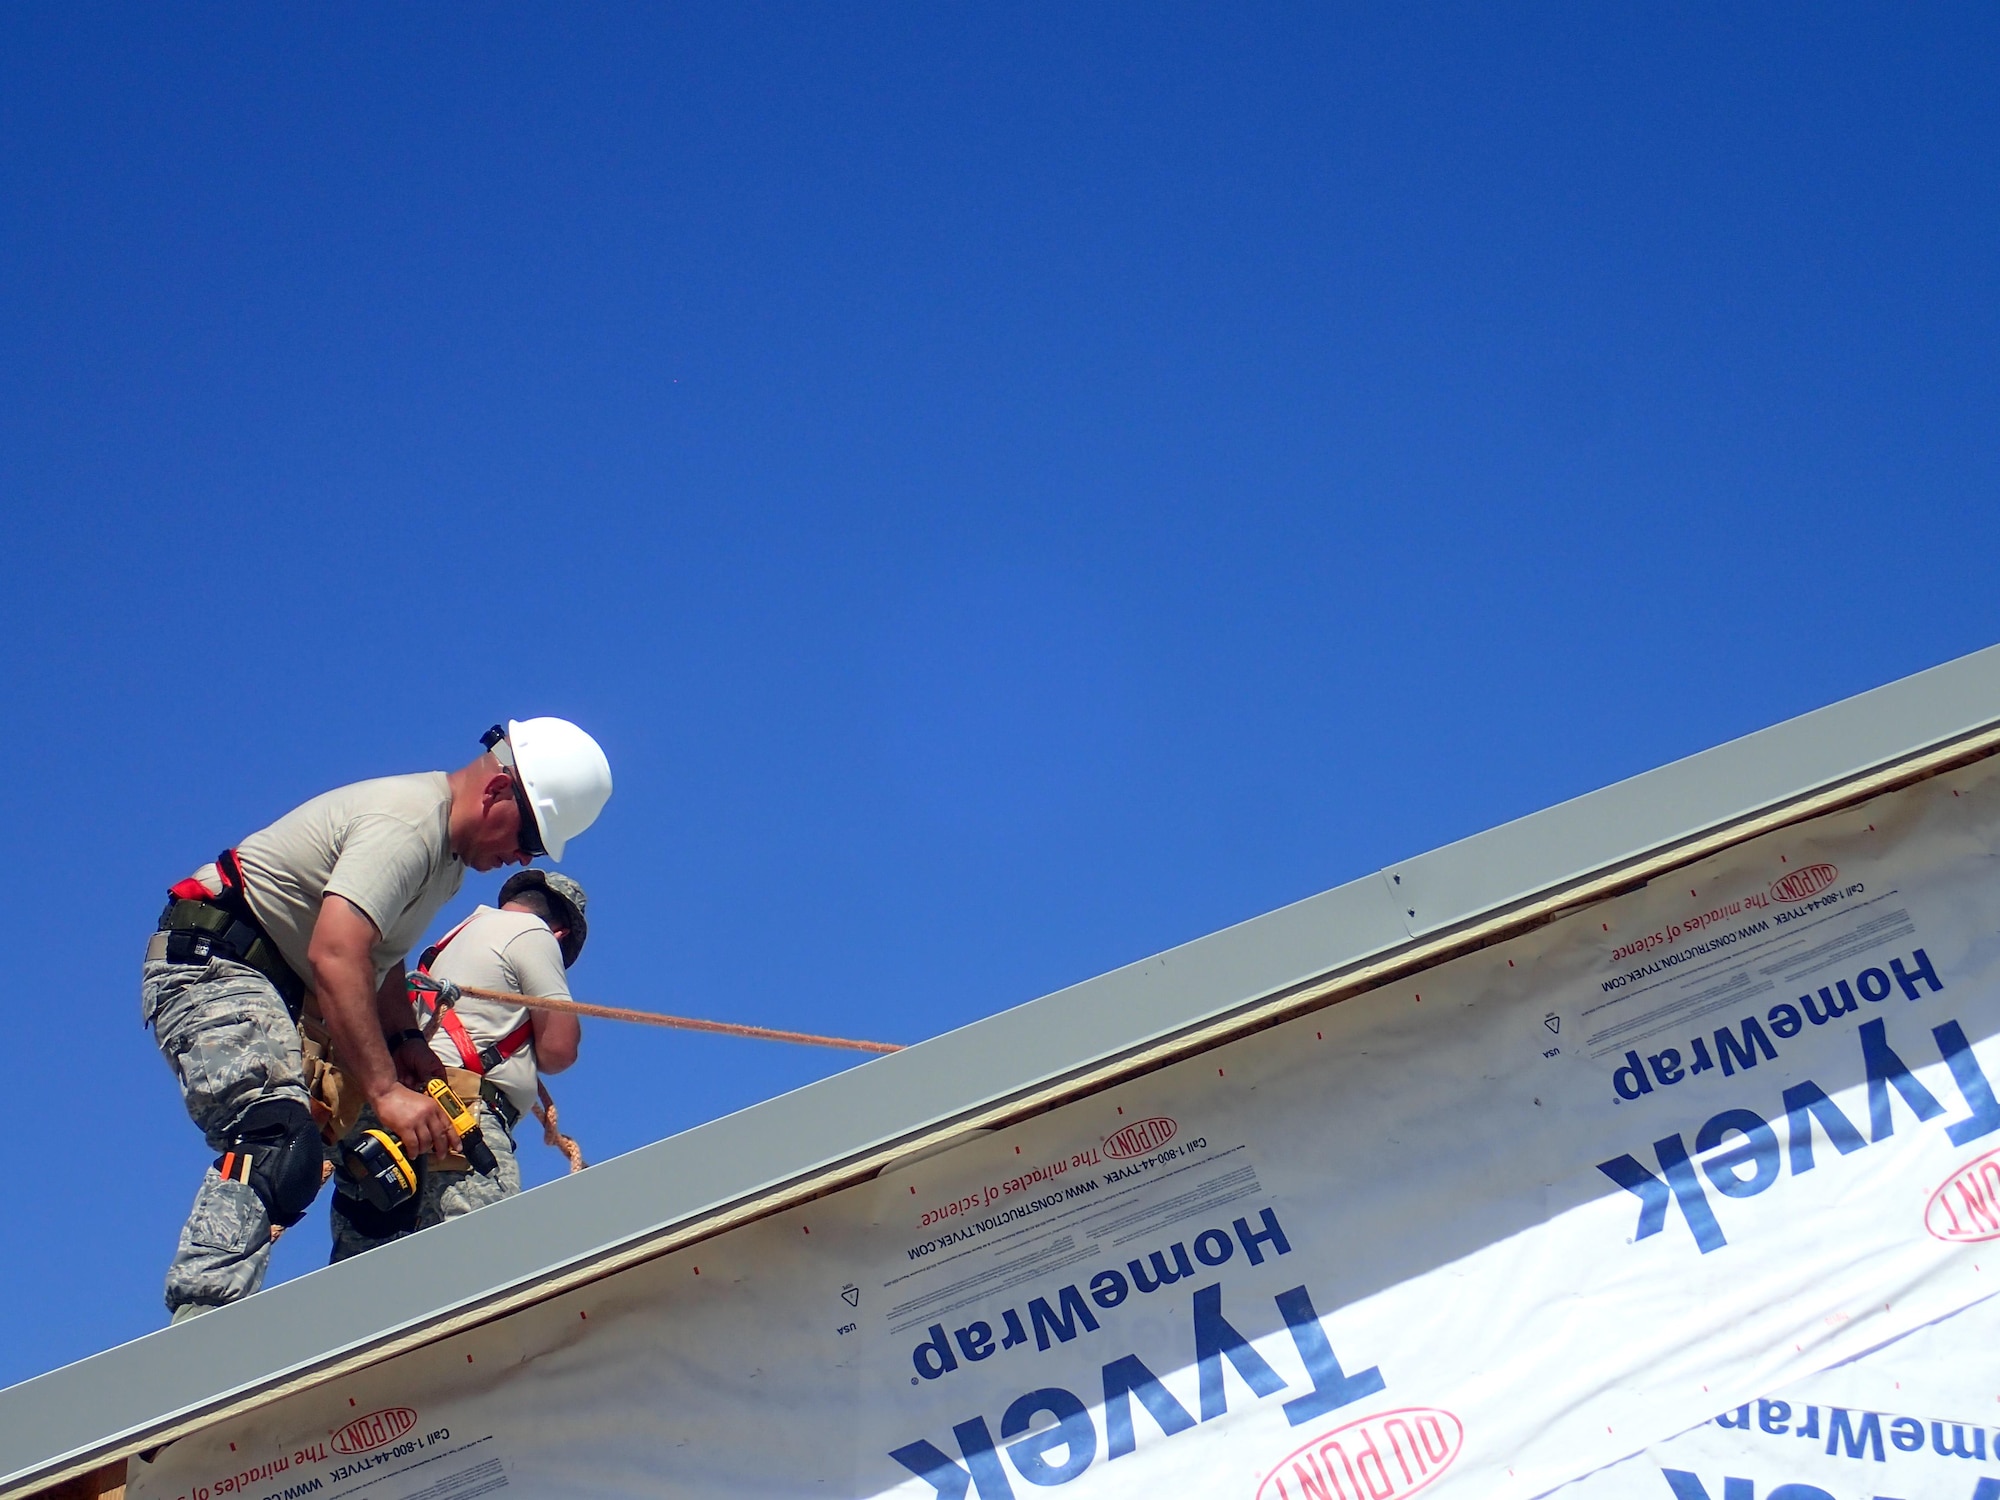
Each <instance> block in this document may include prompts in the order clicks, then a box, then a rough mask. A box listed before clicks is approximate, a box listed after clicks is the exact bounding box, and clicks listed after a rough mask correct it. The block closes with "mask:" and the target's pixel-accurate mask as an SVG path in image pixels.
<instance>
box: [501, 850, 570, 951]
mask: <svg viewBox="0 0 2000 1500" xmlns="http://www.w3.org/2000/svg"><path fill="white" fill-rule="evenodd" d="M530 889H535V890H540V891H543V892H545V893H546V894H547V895H548V898H549V901H550V903H551V904H552V905H553V906H554V907H555V908H557V909H556V910H555V911H554V912H553V913H552V914H551V915H552V917H553V920H554V922H555V925H556V926H558V927H562V928H566V929H567V931H566V933H565V935H564V937H563V939H562V956H563V967H564V968H565V969H567V968H569V967H570V966H571V965H572V964H574V963H575V962H576V960H577V956H578V955H579V954H580V953H582V952H583V940H584V939H585V938H586V937H588V936H589V935H590V924H589V923H588V922H586V921H585V920H584V917H583V913H584V908H585V907H586V906H587V905H588V904H589V900H590V898H589V897H587V896H586V895H584V893H583V887H582V886H580V885H578V884H577V883H576V882H575V881H574V880H571V879H570V878H569V876H567V875H562V874H558V873H557V872H556V871H554V870H535V869H527V870H523V871H521V872H520V873H519V874H518V875H515V876H513V877H512V878H510V879H509V880H508V882H507V883H506V884H505V885H503V886H501V887H500V905H502V906H505V905H506V904H507V903H508V902H509V901H512V900H513V899H514V898H515V897H516V896H518V895H519V894H520V893H521V892H522V891H525V890H530Z"/></svg>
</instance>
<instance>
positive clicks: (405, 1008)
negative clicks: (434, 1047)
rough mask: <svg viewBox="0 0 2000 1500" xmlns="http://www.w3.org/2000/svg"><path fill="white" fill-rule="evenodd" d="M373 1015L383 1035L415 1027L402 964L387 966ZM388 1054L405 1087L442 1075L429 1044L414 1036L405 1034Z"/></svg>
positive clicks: (415, 1085) (406, 1030)
mask: <svg viewBox="0 0 2000 1500" xmlns="http://www.w3.org/2000/svg"><path fill="white" fill-rule="evenodd" d="M375 1015H376V1019H377V1020H379V1021H380V1022H381V1025H382V1035H384V1036H404V1035H406V1034H407V1033H409V1032H412V1031H416V1030H418V1029H419V1028H418V1026H417V1013H416V1010H415V1008H414V1007H412V1006H411V1004H410V980H409V974H408V971H407V970H405V968H404V967H403V965H402V964H400V963H398V964H392V965H391V966H390V968H389V973H388V975H387V977H385V978H384V979H383V981H382V987H381V988H380V989H379V990H377V991H376V992H375ZM389 1056H390V1060H391V1061H392V1062H394V1063H395V1065H396V1077H397V1079H398V1080H399V1081H401V1082H402V1083H403V1084H404V1085H406V1086H407V1087H409V1088H413V1089H417V1090H421V1089H422V1088H423V1086H424V1084H425V1083H426V1082H427V1081H428V1080H430V1079H432V1078H442V1077H444V1064H443V1063H441V1062H439V1061H438V1060H437V1054H436V1053H435V1052H433V1051H431V1049H430V1044H429V1043H427V1042H424V1041H422V1040H420V1039H418V1038H416V1037H409V1038H408V1039H407V1040H405V1041H404V1042H402V1043H401V1044H400V1045H398V1046H397V1047H396V1048H395V1050H394V1051H393V1052H391V1053H390V1054H389Z"/></svg>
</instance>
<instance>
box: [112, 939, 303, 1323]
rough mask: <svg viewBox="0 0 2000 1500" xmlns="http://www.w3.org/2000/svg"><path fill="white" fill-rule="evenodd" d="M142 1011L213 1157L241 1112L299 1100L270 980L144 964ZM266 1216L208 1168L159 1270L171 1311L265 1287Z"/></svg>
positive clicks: (213, 967) (224, 964)
mask: <svg viewBox="0 0 2000 1500" xmlns="http://www.w3.org/2000/svg"><path fill="white" fill-rule="evenodd" d="M139 994H140V1006H141V1012H142V1014H143V1016H144V1018H145V1020H146V1023H147V1024H148V1025H150V1026H151V1027H152V1028H153V1037H154V1039H155V1040H156V1041H157V1042H158V1043H159V1046H160V1051H161V1053H162V1054H163V1055H164V1056H165V1057H166V1059H167V1065H168V1066H169V1067H171V1068H172V1069H173V1070H174V1077H175V1078H177V1079H179V1080H180V1085H181V1098H182V1100H183V1101H184V1102H185V1103H186V1105H187V1112H188V1118H189V1119H191V1120H193V1121H194V1123H195V1124H196V1125H197V1126H199V1127H200V1129H201V1132H202V1134H203V1135H204V1136H206V1137H207V1138H208V1145H209V1149H210V1150H212V1151H215V1152H217V1153H218V1154H220V1153H221V1152H222V1151H224V1150H226V1149H227V1148H228V1145H229V1141H230V1137H231V1136H232V1135H233V1133H234V1132H235V1129H236V1127H237V1125H238V1124H239V1123H240V1122H241V1121H242V1119H243V1116H244V1114H245V1112H246V1111H248V1110H249V1109H250V1108H251V1107H252V1106H253V1105H256V1104H260V1103H263V1102H264V1101H266V1100H274V1099H292V1100H296V1101H297V1102H298V1103H300V1104H304V1103H305V1102H306V1087H305V1058H304V1056H303V1054H302V1053H301V1052H300V1049H299V1029H298V1027H297V1025H296V1024H294V1022H293V1021H292V1018H291V1015H290V1013H289V1012H287V1011H286V1009H285V1002H284V1001H283V1000H282V999H280V998H279V997H278V992H277V990H276V989H275V988H273V986H272V984H271V981H270V980H268V979H266V978H265V977H264V976H263V975H262V974H259V973H258V972H257V971H256V970H255V969H247V968H245V967H243V966H242V965H241V964H233V963H230V962H228V961H227V960H226V959H214V960H212V961H211V962H209V963H208V964H206V965H199V964H170V963H161V962H149V963H148V964H147V965H146V966H145V970H144V972H143V974H142V977H141V980H140V987H139ZM270 1262H271V1219H270V1216H269V1214H267V1213H266V1212H265V1209H264V1201H263V1199H261V1198H259V1197H258V1196H257V1194H256V1192H255V1191H254V1190H253V1189H252V1188H251V1187H250V1186H249V1185H248V1184H247V1183H242V1182H224V1181H223V1180H222V1176H221V1174H220V1173H219V1172H217V1171H216V1169H215V1167H214V1166H213V1165H211V1166H210V1167H209V1169H208V1171H207V1172H206V1173H205V1174H204V1175H203V1177H202V1181H201V1187H200V1189H199V1190H198V1191H197V1192H196V1193H195V1198H194V1207H193V1208H192V1209H191V1210H190V1211H189V1213H188V1217H187V1223H186V1224H185V1225H183V1226H182V1228H181V1238H180V1246H179V1248H178V1249H177V1250H176V1251H175V1252H174V1259H173V1264H172V1265H171V1266H169V1267H168V1268H167V1286H166V1301H167V1308H168V1310H169V1311H170V1312H178V1311H179V1310H180V1308H181V1307H182V1306H183V1305H185V1304H190V1303H192V1304H195V1305H198V1306H201V1307H218V1306H220V1305H221V1304H223V1303H225V1302H234V1301H237V1300H238V1299H239V1298H243V1297H247V1296H249V1295H250V1294H251V1293H252V1292H254V1291H256V1290H257V1289H258V1288H259V1287H260V1286H262V1285H263V1284H264V1272H265V1270H266V1269H267V1268H268V1267H269V1265H270Z"/></svg>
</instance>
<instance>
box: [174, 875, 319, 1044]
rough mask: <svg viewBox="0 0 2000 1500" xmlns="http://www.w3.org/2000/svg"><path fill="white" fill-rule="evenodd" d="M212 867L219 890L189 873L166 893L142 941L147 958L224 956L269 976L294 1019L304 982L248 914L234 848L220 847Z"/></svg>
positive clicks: (185, 960) (188, 960) (201, 960)
mask: <svg viewBox="0 0 2000 1500" xmlns="http://www.w3.org/2000/svg"><path fill="white" fill-rule="evenodd" d="M215 868H216V871H217V873H218V875H219V876H220V877H221V882H222V889H221V890H220V891H210V890H209V889H208V887H207V886H206V885H204V884H203V883H202V882H201V881H200V880H199V879H198V878H196V877H194V876H189V877H188V878H187V879H186V880H183V881H181V882H180V883H178V884H177V885H175V886H173V887H172V888H171V889H170V890H169V891H168V892H167V905H166V909H165V910H163V911H162V912H161V913H160V926H159V930H158V931H157V932H155V933H154V934H153V936H152V938H151V939H150V940H149V941H148V942H147V944H146V957H147V959H148V960H149V961H155V962H159V961H164V962H166V963H170V964H206V963H207V962H209V960H210V959H215V958H225V959H228V960H229V961H230V962H231V963H238V964H242V965H243V966H244V967H245V968H248V969H255V970H256V971H257V972H258V973H259V974H262V975H263V976H264V977H265V978H266V979H268V980H270V981H271V985H272V988H274V989H276V990H277V992H278V997H279V998H280V999H282V1000H283V1001H284V1002H285V1009H286V1010H288V1011H290V1012H291V1016H292V1019H293V1020H294V1021H296V1020H298V1018H299V1012H300V1008H301V1006H302V1005H303V1004H304V1003H305V993H306V986H305V981H304V980H302V979H300V978H299V976H298V975H297V974H296V973H294V972H293V970H292V966H291V965H290V964H288V963H286V962H285V959H284V955H283V954H281V953H279V952H278V945H277V944H276V943H274V942H272V941H271V938H270V935H269V934H268V933H266V932H265V931H264V928H263V926H262V925H261V924H260V923H259V922H258V921H257V918H256V917H255V916H254V915H253V914H252V913H251V910H250V903H249V900H248V899H247V898H246V897H245V896H244V894H243V867H242V866H241V865H240V864H238V863H237V859H236V851H235V850H234V849H225V850H223V851H222V853H221V854H219V855H217V856H216V860H215Z"/></svg>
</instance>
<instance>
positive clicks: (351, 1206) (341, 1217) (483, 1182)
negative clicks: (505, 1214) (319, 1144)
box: [332, 1099, 521, 1261]
mask: <svg viewBox="0 0 2000 1500" xmlns="http://www.w3.org/2000/svg"><path fill="white" fill-rule="evenodd" d="M472 1108H473V1113H474V1114H476V1115H477V1116H478V1117H479V1134H480V1136H481V1137H482V1138H483V1139H484V1140H485V1142H486V1144H487V1145H488V1146H490V1147H492V1148H493V1159H494V1161H495V1162H497V1163H498V1165H497V1166H496V1167H495V1169H494V1171H493V1172H492V1173H491V1174H490V1175H489V1174H486V1173H482V1172H440V1171H438V1170H437V1169H436V1168H434V1167H433V1168H427V1169H426V1170H425V1172H424V1177H423V1181H422V1183H420V1184H419V1186H418V1189H417V1202H416V1208H415V1212H414V1213H406V1214H403V1215H401V1216H399V1217H398V1219H397V1220H396V1222H395V1223H394V1224H393V1225H392V1224H389V1223H385V1222H383V1219H382V1216H381V1215H380V1214H378V1213H376V1212H374V1211H372V1210H371V1209H370V1208H369V1206H368V1205H367V1204H365V1203H362V1202H361V1200H360V1199H359V1198H356V1197H354V1196H352V1195H350V1194H349V1192H348V1190H347V1185H346V1183H345V1182H344V1181H342V1179H341V1177H340V1175H339V1174H338V1173H335V1174H334V1179H333V1181H334V1185H335V1187H336V1188H337V1189H338V1191H337V1192H336V1194H335V1196H334V1200H333V1214H332V1221H333V1256H332V1259H333V1260H336V1261H340V1260H346V1259H347V1258H348V1257H349V1256H351V1255H359V1254H361V1253H362V1252H363V1251H364V1250H373V1249H374V1248H375V1247H376V1246H377V1245H386V1244H388V1243H389V1242H390V1241H391V1240H400V1239H403V1238H406V1237H407V1236H409V1235H412V1234H414V1233H416V1232H417V1231H418V1230H419V1229H429V1228H430V1227H431V1226H432V1225H434V1224H442V1223H443V1222H444V1221H445V1220H446V1219H455V1218H457V1217H458V1216H459V1215H460V1214H469V1213H471V1212H472V1211H473V1210H474V1209H475V1208H484V1207H486V1205H487V1204H489V1203H498V1202H499V1201H500V1200H501V1199H502V1198H510V1197H512V1196H513V1195H514V1194H516V1193H518V1192H520V1191H521V1163H520V1162H519V1160H517V1159H516V1157H515V1155H514V1138H513V1137H512V1136H510V1135H509V1134H508V1133H507V1127H506V1126H505V1125H503V1124H501V1123H500V1117H499V1116H498V1115H497V1114H495V1113H494V1112H493V1110H492V1108H491V1107H490V1106H489V1105H488V1104H487V1103H486V1101H485V1100H483V1099H479V1100H475V1101H474V1102H473V1106H472ZM375 1123H376V1122H375V1116H374V1113H373V1112H372V1111H364V1112H363V1114H362V1118H361V1123H360V1125H357V1126H356V1127H355V1129H356V1130H362V1129H366V1128H367V1127H369V1126H371V1125H374V1124H375Z"/></svg>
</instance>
